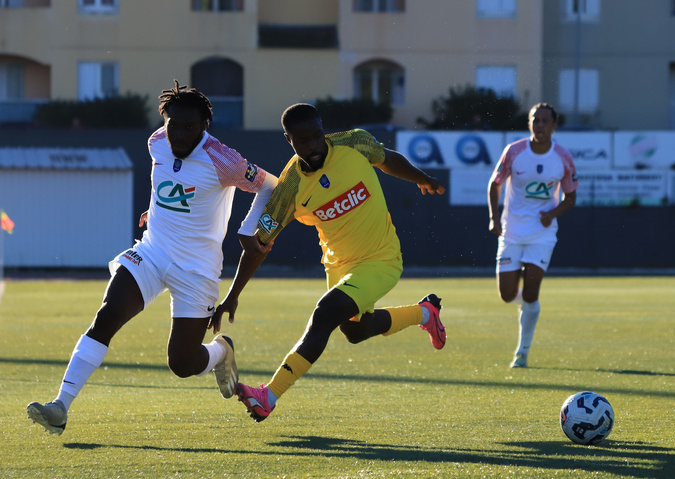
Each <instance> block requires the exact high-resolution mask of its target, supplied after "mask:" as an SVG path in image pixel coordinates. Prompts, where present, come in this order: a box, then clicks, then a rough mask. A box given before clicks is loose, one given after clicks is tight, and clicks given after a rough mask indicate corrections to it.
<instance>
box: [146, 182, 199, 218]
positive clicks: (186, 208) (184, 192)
mask: <svg viewBox="0 0 675 479" xmlns="http://www.w3.org/2000/svg"><path fill="white" fill-rule="evenodd" d="M194 196H195V187H194V186H190V187H187V188H186V187H184V186H183V185H182V184H180V183H176V184H175V185H174V183H173V181H171V180H167V181H162V182H161V183H160V184H159V186H158V187H157V198H158V200H157V201H156V202H155V203H156V204H157V206H161V207H162V208H166V209H167V210H171V211H178V212H179V213H189V212H190V204H189V203H188V200H189V199H192V198H194Z"/></svg>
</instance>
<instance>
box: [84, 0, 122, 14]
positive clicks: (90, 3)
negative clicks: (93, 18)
mask: <svg viewBox="0 0 675 479" xmlns="http://www.w3.org/2000/svg"><path fill="white" fill-rule="evenodd" d="M78 3H79V7H80V11H81V12H82V13H115V14H116V13H117V12H118V10H119V5H118V4H119V0H78Z"/></svg>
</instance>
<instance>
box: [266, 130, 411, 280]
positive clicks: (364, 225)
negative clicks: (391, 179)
mask: <svg viewBox="0 0 675 479" xmlns="http://www.w3.org/2000/svg"><path fill="white" fill-rule="evenodd" d="M326 143H327V144H328V155H327V156H326V161H325V162H324V164H323V167H322V168H320V169H319V170H317V171H314V172H309V173H308V172H303V171H302V169H301V168H300V164H299V162H298V156H297V155H295V156H293V158H291V160H290V161H289V162H288V164H287V165H286V167H285V168H284V170H283V172H282V173H281V176H280V178H279V183H278V184H277V186H276V188H275V189H274V192H273V193H272V196H271V197H270V199H269V201H268V202H267V205H266V206H265V210H264V211H263V214H262V216H261V218H260V220H259V222H258V230H257V234H258V235H259V237H260V239H261V241H262V242H263V243H268V242H270V241H272V240H273V239H274V238H275V237H276V236H277V235H278V234H279V232H280V231H281V229H282V228H283V227H284V226H286V225H287V224H288V223H290V222H291V221H292V220H293V219H297V220H298V221H300V222H301V223H303V224H306V225H311V226H315V227H316V229H317V231H318V233H319V244H320V245H321V249H322V251H323V256H322V259H321V262H322V263H323V264H324V265H325V266H326V267H342V266H344V265H345V264H358V263H362V262H365V261H370V260H373V259H378V260H379V259H389V258H396V257H399V256H400V254H401V245H400V242H399V239H398V236H397V235H396V229H395V228H394V225H393V224H392V222H391V216H390V214H389V210H388V209H387V203H386V201H385V198H384V194H383V192H382V187H381V185H380V181H379V179H378V177H377V173H376V172H375V169H374V168H373V166H372V165H375V164H378V163H382V162H383V161H384V147H383V145H382V144H381V143H378V142H377V141H376V140H375V138H373V136H372V135H371V134H370V133H368V132H367V131H364V130H351V131H347V132H340V133H333V134H330V135H326Z"/></svg>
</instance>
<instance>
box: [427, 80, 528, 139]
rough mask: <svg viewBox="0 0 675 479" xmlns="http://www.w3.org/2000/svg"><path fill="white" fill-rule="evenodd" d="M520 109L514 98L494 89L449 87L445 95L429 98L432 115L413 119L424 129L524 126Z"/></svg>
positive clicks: (508, 128) (493, 128) (525, 114)
mask: <svg viewBox="0 0 675 479" xmlns="http://www.w3.org/2000/svg"><path fill="white" fill-rule="evenodd" d="M520 110H521V108H520V105H519V104H518V102H517V101H516V100H514V99H513V98H502V97H499V96H497V94H496V93H495V92H494V90H491V89H487V88H475V87H473V86H470V85H467V86H466V87H464V88H453V87H451V88H450V92H449V95H448V96H447V97H439V98H437V99H436V100H434V101H433V102H432V106H431V111H432V119H431V120H430V121H427V120H425V119H424V118H422V117H419V118H418V119H417V123H418V124H419V125H420V126H422V127H423V128H425V129H427V130H526V129H527V112H524V113H521V112H520Z"/></svg>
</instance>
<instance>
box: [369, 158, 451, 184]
mask: <svg viewBox="0 0 675 479" xmlns="http://www.w3.org/2000/svg"><path fill="white" fill-rule="evenodd" d="M374 166H376V167H378V168H379V169H381V170H382V171H384V172H385V173H387V174H388V175H391V176H395V177H397V178H401V179H402V180H407V181H411V182H413V183H416V184H417V186H418V187H419V189H420V190H421V191H422V194H423V195H425V194H427V193H429V194H432V195H433V194H434V193H438V194H443V193H445V187H443V185H441V183H440V182H439V181H438V180H437V179H436V178H434V177H431V176H429V175H427V174H426V173H425V172H423V171H422V170H420V169H419V168H417V167H416V166H414V165H413V164H412V163H410V162H409V161H408V159H407V158H406V157H405V156H403V155H402V154H400V153H399V152H398V151H394V150H390V149H388V148H385V149H384V161H383V162H382V163H379V164H376V165H374Z"/></svg>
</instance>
